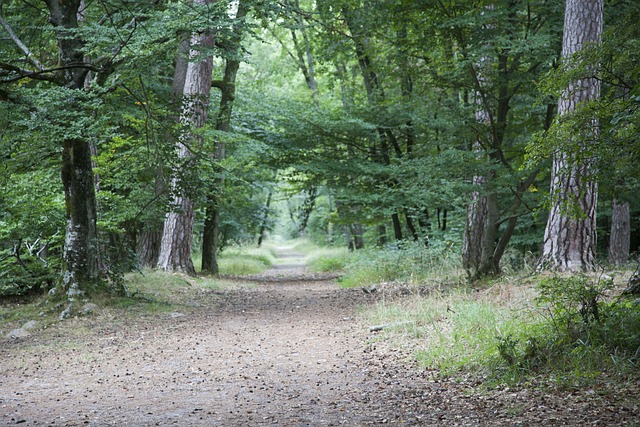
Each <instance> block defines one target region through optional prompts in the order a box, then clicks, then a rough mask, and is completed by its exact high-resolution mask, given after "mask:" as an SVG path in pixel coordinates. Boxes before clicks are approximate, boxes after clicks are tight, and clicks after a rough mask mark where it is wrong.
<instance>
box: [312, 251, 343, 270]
mask: <svg viewBox="0 0 640 427" xmlns="http://www.w3.org/2000/svg"><path fill="white" fill-rule="evenodd" d="M350 256H351V253H350V252H349V250H348V249H347V248H318V249H316V250H314V251H312V252H310V253H309V255H307V257H306V260H305V264H306V265H307V267H309V269H310V270H311V271H315V272H338V271H344V269H345V267H346V265H347V263H348V262H349V258H350Z"/></svg>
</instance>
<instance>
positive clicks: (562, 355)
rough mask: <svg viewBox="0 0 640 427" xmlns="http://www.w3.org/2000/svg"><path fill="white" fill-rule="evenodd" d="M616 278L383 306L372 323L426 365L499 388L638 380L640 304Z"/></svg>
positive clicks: (463, 292) (548, 282)
mask: <svg viewBox="0 0 640 427" xmlns="http://www.w3.org/2000/svg"><path fill="white" fill-rule="evenodd" d="M612 288H613V281H612V280H611V279H594V278H592V277H588V276H571V277H552V278H545V279H542V280H541V281H540V283H539V284H538V285H537V286H533V285H526V284H525V285H514V284H510V283H508V282H502V283H496V284H494V285H493V286H491V287H490V288H487V289H484V290H472V289H445V290H443V291H441V292H437V291H435V290H434V291H433V292H432V293H431V294H430V295H427V296H419V295H412V296H410V297H408V298H405V299H401V300H397V301H392V302H389V301H384V300H383V301H381V302H380V303H378V305H377V307H376V308H375V309H374V310H373V311H371V312H370V313H369V317H370V319H369V321H371V322H373V323H377V324H384V325H390V327H389V328H385V330H384V331H385V332H384V333H383V335H382V337H384V338H386V339H389V340H391V341H396V340H401V342H400V343H397V344H394V345H403V346H405V345H409V346H411V347H413V348H414V349H415V355H416V358H417V359H418V360H419V361H420V362H421V363H423V364H424V365H425V366H427V367H429V368H431V369H434V370H438V371H439V372H441V373H443V374H445V375H450V374H454V373H456V372H458V371H466V372H470V373H472V374H476V375H478V377H481V378H484V379H487V380H488V381H489V383H490V384H492V383H499V384H503V383H520V382H525V381H529V380H531V379H534V378H535V379H536V380H542V381H549V382H553V383H554V384H557V385H566V386H576V385H582V384H585V383H587V382H590V381H594V380H596V379H597V378H598V377H600V376H601V374H605V375H606V376H615V375H618V376H621V377H629V376H631V377H634V378H636V379H637V378H638V377H639V374H638V365H639V363H640V304H639V303H638V302H637V301H636V300H633V299H631V298H625V297H619V296H614V295H613V292H612V290H613V289H612Z"/></svg>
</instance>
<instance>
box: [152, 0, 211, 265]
mask: <svg viewBox="0 0 640 427" xmlns="http://www.w3.org/2000/svg"><path fill="white" fill-rule="evenodd" d="M205 2H206V0H194V3H205ZM210 47H213V36H212V35H210V34H208V33H206V32H202V33H194V34H193V35H192V36H191V51H190V53H189V58H190V62H189V65H188V66H187V73H186V78H185V83H184V94H183V98H182V113H181V115H180V122H181V124H182V126H183V127H184V130H183V133H182V134H181V136H180V138H179V140H178V143H177V147H176V149H177V151H178V159H179V161H180V170H178V171H176V172H177V173H176V175H175V176H174V177H173V178H172V180H171V183H170V189H171V194H172V201H171V204H172V206H173V209H172V210H171V211H170V212H168V213H167V216H166V218H165V222H164V229H163V232H162V242H161V246H160V256H159V257H158V265H157V267H158V268H159V269H162V270H165V271H179V272H183V273H186V274H189V275H195V274H196V272H195V268H194V266H193V261H192V260H191V250H192V247H193V224H194V217H195V213H194V212H195V203H194V200H193V198H192V196H191V195H190V194H189V192H188V191H186V190H187V188H186V187H187V185H188V181H187V180H185V177H186V176H188V175H189V174H190V173H193V171H194V170H195V169H196V166H197V159H196V155H195V150H197V149H199V148H200V147H201V146H202V137H201V136H199V135H197V132H194V130H195V129H199V128H202V127H204V125H205V123H206V121H207V109H208V107H209V96H210V92H211V73H212V71H213V58H212V57H211V55H210V54H206V55H205V56H204V57H202V56H203V54H202V52H201V51H200V50H199V49H198V48H210Z"/></svg>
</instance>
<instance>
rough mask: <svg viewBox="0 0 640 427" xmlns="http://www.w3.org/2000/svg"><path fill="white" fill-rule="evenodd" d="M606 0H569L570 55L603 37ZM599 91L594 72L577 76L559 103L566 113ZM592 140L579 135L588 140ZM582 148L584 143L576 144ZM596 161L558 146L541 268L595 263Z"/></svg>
mask: <svg viewBox="0 0 640 427" xmlns="http://www.w3.org/2000/svg"><path fill="white" fill-rule="evenodd" d="M602 10H603V0H567V2H566V8H565V17H564V35H563V40H562V57H563V58H569V57H570V56H571V55H573V54H574V53H576V52H578V51H580V50H581V49H582V48H583V47H584V46H585V44H587V43H599V41H600V39H601V33H602ZM599 95H600V83H599V81H598V80H597V79H595V78H584V79H580V80H577V81H575V82H572V83H570V84H569V86H568V87H567V88H566V90H565V92H564V94H563V95H562V96H561V98H560V101H559V103H558V114H559V115H565V114H568V113H570V112H572V111H574V110H576V109H578V108H579V105H580V104H582V103H584V102H588V101H590V100H593V99H597V98H598V97H599ZM591 125H592V129H590V130H589V131H588V133H590V135H585V139H587V138H588V139H595V138H597V137H598V130H597V126H598V124H597V121H596V120H595V119H594V120H592V123H591ZM586 143H587V141H584V140H583V141H577V145H578V146H580V145H585V144H586ZM575 150H576V151H577V150H579V148H577V147H576V148H575ZM592 168H593V166H592V165H591V164H590V163H588V162H586V161H581V162H578V161H576V160H575V159H574V155H573V154H572V152H571V150H565V151H560V152H557V153H556V154H555V155H554V157H553V166H552V170H551V190H550V194H551V197H552V204H551V209H550V212H549V219H548V221H547V225H546V228H545V234H544V246H543V249H542V257H541V260H540V268H546V269H551V270H557V271H579V270H590V269H593V268H594V263H595V258H596V203H597V195H598V187H597V183H596V181H595V178H594V176H593V175H594V174H593V171H592Z"/></svg>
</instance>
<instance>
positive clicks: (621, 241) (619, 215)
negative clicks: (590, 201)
mask: <svg viewBox="0 0 640 427" xmlns="http://www.w3.org/2000/svg"><path fill="white" fill-rule="evenodd" d="M630 248H631V214H630V209H629V202H625V201H620V200H617V199H613V201H612V202H611V235H610V237H609V262H610V263H611V264H615V265H622V264H624V263H626V262H627V261H628V260H629V251H630Z"/></svg>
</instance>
